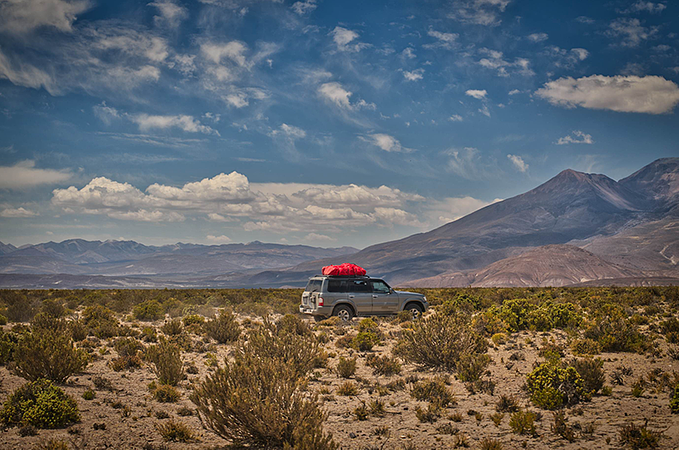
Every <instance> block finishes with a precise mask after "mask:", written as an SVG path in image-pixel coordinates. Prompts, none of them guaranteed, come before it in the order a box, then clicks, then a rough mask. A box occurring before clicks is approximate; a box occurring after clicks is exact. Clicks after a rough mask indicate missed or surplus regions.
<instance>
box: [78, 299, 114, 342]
mask: <svg viewBox="0 0 679 450" xmlns="http://www.w3.org/2000/svg"><path fill="white" fill-rule="evenodd" d="M82 321H83V324H84V325H85V326H86V327H87V330H88V333H89V334H93V335H94V336H96V337H98V338H102V339H106V338H110V337H113V336H117V335H118V333H119V332H120V324H119V322H118V319H116V317H115V313H114V312H113V311H111V310H110V309H108V308H106V307H104V306H101V305H94V306H88V307H87V308H85V311H83V315H82Z"/></svg>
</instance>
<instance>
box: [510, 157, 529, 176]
mask: <svg viewBox="0 0 679 450" xmlns="http://www.w3.org/2000/svg"><path fill="white" fill-rule="evenodd" d="M507 158H508V159H509V160H510V161H511V162H512V164H514V167H516V169H517V170H518V171H519V172H526V171H527V170H528V164H526V163H525V161H524V160H523V158H522V157H520V156H517V155H507Z"/></svg>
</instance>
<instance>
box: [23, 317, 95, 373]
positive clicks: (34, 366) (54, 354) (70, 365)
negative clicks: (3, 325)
mask: <svg viewBox="0 0 679 450" xmlns="http://www.w3.org/2000/svg"><path fill="white" fill-rule="evenodd" d="M14 360H15V363H16V367H15V371H16V373H17V375H19V376H21V377H23V378H26V379H27V380H29V381H35V380H38V379H39V378H47V379H48V380H52V381H55V382H57V383H63V382H64V381H66V379H67V378H68V377H70V376H71V375H73V374H74V373H76V372H79V371H80V370H82V369H83V368H84V367H85V366H86V365H87V354H86V353H85V352H84V351H83V350H78V349H76V348H75V346H74V345H73V339H72V338H71V336H70V334H68V333H63V332H60V331H59V330H53V329H41V330H36V331H34V332H32V333H27V334H25V335H24V336H23V337H22V338H21V339H20V340H19V343H18V344H17V346H16V350H15V352H14Z"/></svg>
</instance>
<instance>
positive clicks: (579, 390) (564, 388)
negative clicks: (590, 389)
mask: <svg viewBox="0 0 679 450" xmlns="http://www.w3.org/2000/svg"><path fill="white" fill-rule="evenodd" d="M526 386H527V388H528V392H529V393H530V399H531V401H532V402H533V403H534V404H535V405H536V406H539V407H541V408H544V409H558V408H560V407H562V406H563V405H574V404H576V403H578V401H580V399H581V398H582V397H584V396H585V395H586V392H585V391H584V389H583V381H582V378H581V377H580V375H579V374H578V372H577V371H576V370H575V368H573V367H566V368H564V367H562V365H561V364H560V362H558V361H555V360H552V361H547V362H545V363H543V364H540V365H539V366H538V367H536V368H535V369H533V371H532V372H531V373H530V374H528V377H527V380H526Z"/></svg>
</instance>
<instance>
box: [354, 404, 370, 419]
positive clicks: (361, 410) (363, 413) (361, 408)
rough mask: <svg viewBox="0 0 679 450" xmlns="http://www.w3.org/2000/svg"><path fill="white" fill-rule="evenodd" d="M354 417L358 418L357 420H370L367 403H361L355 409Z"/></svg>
mask: <svg viewBox="0 0 679 450" xmlns="http://www.w3.org/2000/svg"><path fill="white" fill-rule="evenodd" d="M354 416H356V420H361V421H363V420H368V417H369V416H370V412H369V411H368V407H367V406H365V403H361V404H360V405H358V406H357V407H356V409H354Z"/></svg>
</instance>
